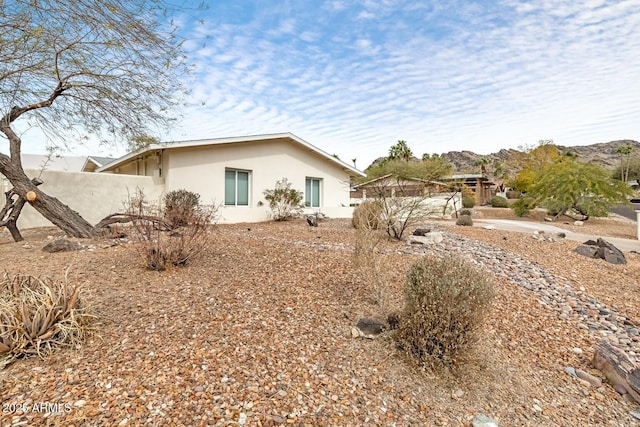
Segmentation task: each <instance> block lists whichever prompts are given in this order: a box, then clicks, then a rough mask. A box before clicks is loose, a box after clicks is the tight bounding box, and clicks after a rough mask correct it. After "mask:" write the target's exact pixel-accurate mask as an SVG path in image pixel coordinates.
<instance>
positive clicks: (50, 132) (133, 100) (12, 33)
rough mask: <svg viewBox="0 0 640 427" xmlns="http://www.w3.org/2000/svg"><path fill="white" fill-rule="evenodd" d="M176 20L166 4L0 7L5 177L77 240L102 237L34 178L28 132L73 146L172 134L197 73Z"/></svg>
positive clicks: (49, 2) (56, 1)
mask: <svg viewBox="0 0 640 427" xmlns="http://www.w3.org/2000/svg"><path fill="white" fill-rule="evenodd" d="M175 12H176V10H174V9H172V7H171V6H169V5H168V4H165V3H164V2H163V0H74V1H64V0H2V1H0V137H4V138H6V140H7V141H8V146H9V152H8V153H0V173H1V174H2V175H4V176H5V177H6V178H7V179H8V180H9V181H10V182H11V184H12V185H13V191H14V193H15V194H17V196H18V197H20V198H26V195H27V193H30V197H28V198H26V199H28V200H29V203H30V204H31V205H32V206H33V207H34V208H35V209H36V210H37V211H38V212H40V213H41V214H42V215H43V216H44V217H45V218H47V219H48V220H49V221H51V222H52V223H53V224H55V225H56V226H58V227H59V228H61V229H62V230H63V231H65V232H66V233H67V234H69V235H72V236H76V237H89V236H91V235H93V234H94V232H95V231H94V227H93V226H92V225H91V224H89V223H88V222H87V221H85V220H84V219H83V218H82V217H81V216H80V215H79V214H78V213H77V212H75V211H73V210H72V209H70V208H69V207H68V206H66V205H64V204H63V203H62V202H60V201H59V200H57V199H56V198H54V197H51V196H48V195H47V194H45V193H43V192H42V191H41V190H39V189H38V188H37V187H36V185H35V184H34V183H33V182H32V181H31V179H30V178H28V177H27V175H25V172H24V170H23V167H22V163H21V160H20V153H21V150H22V140H21V137H20V129H24V127H25V126H26V125H29V126H37V127H39V128H40V129H41V130H42V131H43V132H44V135H45V136H46V137H47V138H48V139H49V140H50V141H55V142H58V143H61V144H62V145H65V144H66V142H67V141H78V140H81V139H82V138H83V137H84V136H86V135H91V136H92V137H93V138H99V139H100V140H102V141H107V140H109V141H113V140H114V137H120V138H122V140H125V141H126V140H130V139H131V138H133V137H136V136H139V135H144V134H145V131H147V130H148V129H153V130H154V131H157V130H158V129H164V128H165V127H166V126H168V125H169V124H170V122H171V120H172V118H173V119H175V117H176V115H175V111H173V110H174V107H176V106H177V105H178V103H179V102H180V101H181V97H180V94H182V93H183V91H182V86H181V84H180V79H179V78H177V77H178V76H180V75H182V74H184V73H185V72H187V71H188V70H187V64H186V62H185V56H184V54H183V53H182V49H181V42H180V40H179V38H178V37H177V34H176V31H177V28H176V27H175V26H174V25H173V24H172V21H171V18H170V16H171V14H173V13H175ZM21 123H22V125H21ZM78 191H82V190H81V189H78ZM31 192H33V193H31ZM34 193H35V198H34V196H33V194H34ZM31 199H33V200H31ZM1 219H2V218H0V220H1Z"/></svg>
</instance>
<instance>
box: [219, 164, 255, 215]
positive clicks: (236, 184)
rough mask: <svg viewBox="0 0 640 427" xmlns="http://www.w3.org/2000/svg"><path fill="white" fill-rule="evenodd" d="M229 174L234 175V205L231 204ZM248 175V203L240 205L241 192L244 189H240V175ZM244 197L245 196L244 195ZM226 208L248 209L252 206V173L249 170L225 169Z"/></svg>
mask: <svg viewBox="0 0 640 427" xmlns="http://www.w3.org/2000/svg"><path fill="white" fill-rule="evenodd" d="M229 173H233V174H234V178H233V203H229V198H228V197H227V196H228V190H229V189H228V188H227V183H228V179H229ZM239 174H246V203H239V201H238V199H239V195H240V191H244V189H242V188H240V185H239V180H238V175H239ZM242 195H244V194H242ZM224 206H237V207H248V206H251V171H250V170H247V169H237V168H225V170H224Z"/></svg>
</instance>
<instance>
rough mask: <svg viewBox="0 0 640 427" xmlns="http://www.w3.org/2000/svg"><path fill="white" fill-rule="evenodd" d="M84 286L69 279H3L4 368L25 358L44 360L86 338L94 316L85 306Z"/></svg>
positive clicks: (0, 350) (0, 339)
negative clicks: (82, 302)
mask: <svg viewBox="0 0 640 427" xmlns="http://www.w3.org/2000/svg"><path fill="white" fill-rule="evenodd" d="M80 294H81V287H80V286H77V287H73V286H70V285H69V284H68V283H67V281H66V278H65V280H64V281H55V280H53V279H51V278H49V277H34V276H29V275H13V276H12V275H10V274H8V273H6V272H5V273H4V275H3V276H2V278H1V279H0V368H4V367H5V366H7V365H9V364H10V363H11V362H13V361H14V360H15V359H17V358H19V357H22V356H29V355H34V354H36V355H38V356H40V357H44V356H46V355H48V354H50V353H51V352H52V351H53V350H55V349H56V348H58V347H63V346H75V345H77V344H80V343H81V342H82V341H83V340H84V339H85V337H86V335H87V332H88V330H89V327H90V321H91V319H92V318H93V317H94V316H92V315H91V314H90V313H89V312H88V310H87V309H86V307H84V306H83V305H82V304H81V298H80Z"/></svg>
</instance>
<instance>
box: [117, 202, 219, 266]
mask: <svg viewBox="0 0 640 427" xmlns="http://www.w3.org/2000/svg"><path fill="white" fill-rule="evenodd" d="M161 213H162V210H161V208H160V206H159V205H158V204H153V203H150V202H148V201H146V200H145V196H144V193H143V192H142V191H140V190H138V191H137V192H136V195H135V196H134V197H132V198H130V199H129V202H128V208H127V215H128V216H129V217H130V218H131V227H130V228H131V229H130V232H129V236H130V238H131V240H132V241H133V242H134V244H133V245H132V247H133V249H134V250H135V251H136V253H137V254H138V256H140V258H141V260H142V262H143V264H144V265H145V266H146V267H147V268H148V269H150V270H156V271H163V270H166V269H167V268H168V267H170V266H182V265H186V264H187V263H188V262H189V261H190V260H192V259H193V258H194V257H195V256H197V255H199V254H200V253H202V252H203V251H205V250H206V249H207V248H208V247H209V244H210V242H211V225H212V224H214V223H215V221H216V220H217V217H218V207H217V206H196V207H195V208H193V209H192V211H191V212H190V214H189V219H188V223H187V224H184V223H182V225H181V226H179V227H177V228H174V226H175V225H176V224H175V223H173V222H172V223H167V221H166V220H165V219H164V217H163V216H162V215H161Z"/></svg>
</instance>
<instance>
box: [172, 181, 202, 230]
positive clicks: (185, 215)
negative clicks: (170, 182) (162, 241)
mask: <svg viewBox="0 0 640 427" xmlns="http://www.w3.org/2000/svg"><path fill="white" fill-rule="evenodd" d="M198 206H200V195H199V194H198V193H194V192H192V191H188V190H174V191H169V192H168V193H167V194H165V196H164V218H165V219H166V220H167V221H168V222H169V224H170V226H171V228H178V227H181V226H184V225H187V224H189V223H190V222H191V221H192V220H193V215H194V214H195V213H196V211H197V209H198Z"/></svg>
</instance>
